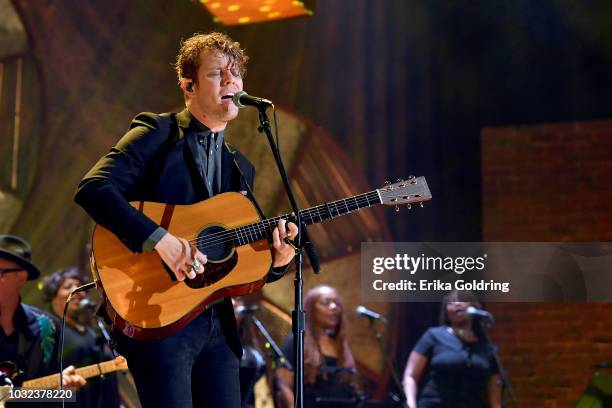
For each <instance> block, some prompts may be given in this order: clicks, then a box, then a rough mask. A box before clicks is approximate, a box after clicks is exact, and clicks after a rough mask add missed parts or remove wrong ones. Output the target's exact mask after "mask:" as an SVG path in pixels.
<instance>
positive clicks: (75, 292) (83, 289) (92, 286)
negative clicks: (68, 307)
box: [66, 282, 96, 303]
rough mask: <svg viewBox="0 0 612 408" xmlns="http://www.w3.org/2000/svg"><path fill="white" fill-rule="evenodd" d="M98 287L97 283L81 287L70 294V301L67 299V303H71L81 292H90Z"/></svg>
mask: <svg viewBox="0 0 612 408" xmlns="http://www.w3.org/2000/svg"><path fill="white" fill-rule="evenodd" d="M95 287H96V282H89V283H86V284H84V285H81V286H79V287H78V288H76V289H75V290H73V291H72V292H70V295H68V299H66V303H70V301H71V300H72V297H73V296H74V295H75V294H77V293H79V292H83V291H86V290H89V289H91V288H95Z"/></svg>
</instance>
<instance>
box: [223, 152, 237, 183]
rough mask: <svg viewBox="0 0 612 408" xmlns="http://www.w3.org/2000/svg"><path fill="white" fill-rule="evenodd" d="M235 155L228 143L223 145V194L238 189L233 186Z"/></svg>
mask: <svg viewBox="0 0 612 408" xmlns="http://www.w3.org/2000/svg"><path fill="white" fill-rule="evenodd" d="M234 157H235V156H234V153H233V152H232V151H230V149H229V148H228V147H227V143H223V149H222V156H221V192H222V193H225V192H227V191H232V190H235V189H236V188H237V187H236V186H232V179H233V177H232V174H233V173H234Z"/></svg>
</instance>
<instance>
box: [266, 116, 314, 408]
mask: <svg viewBox="0 0 612 408" xmlns="http://www.w3.org/2000/svg"><path fill="white" fill-rule="evenodd" d="M257 109H258V110H259V123H260V126H259V127H258V128H257V130H258V131H259V132H260V133H265V134H266V136H267V137H268V143H269V144H270V149H271V150H272V154H273V155H274V159H275V161H276V166H277V167H278V172H279V174H280V176H281V179H282V181H283V185H284V186H285V190H286V191H287V197H288V198H289V202H290V203H291V208H292V209H293V213H294V214H295V218H296V225H297V227H298V235H297V237H296V238H295V245H294V247H295V279H294V281H293V284H294V289H295V290H294V296H295V309H294V310H293V311H292V312H291V320H292V324H291V326H292V330H293V347H294V350H295V351H294V352H295V367H294V370H293V395H294V398H295V400H294V401H295V403H294V406H295V408H302V407H303V406H304V330H305V326H306V316H305V313H304V281H303V277H302V263H303V257H302V251H301V248H302V238H303V237H304V235H305V233H304V231H306V225H305V224H304V223H303V222H302V217H301V214H300V209H299V208H298V205H297V202H296V201H295V196H294V194H293V191H292V190H291V185H290V184H289V179H288V178H287V172H286V171H285V167H284V165H283V160H282V158H281V156H280V152H279V151H278V147H277V146H276V144H275V143H274V138H273V137H272V130H271V129H270V120H269V119H268V115H267V114H266V109H267V106H266V105H265V104H259V105H257ZM305 249H306V252H307V254H308V255H309V257H311V263H312V264H313V265H314V264H316V261H315V262H312V260H313V258H314V259H316V256H315V255H314V251H313V248H312V244H310V245H309V246H306V247H305Z"/></svg>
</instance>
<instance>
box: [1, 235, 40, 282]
mask: <svg viewBox="0 0 612 408" xmlns="http://www.w3.org/2000/svg"><path fill="white" fill-rule="evenodd" d="M31 256H32V248H30V244H28V243H27V242H26V241H25V240H23V239H21V238H19V237H16V236H14V235H1V234H0V258H4V259H8V260H10V261H13V262H15V263H16V264H18V265H19V266H21V267H22V268H23V269H25V270H26V271H28V280H33V279H37V278H38V277H39V276H40V271H39V270H38V268H37V267H35V266H34V265H33V264H32V263H31V262H30V258H31Z"/></svg>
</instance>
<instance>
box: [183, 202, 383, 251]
mask: <svg viewBox="0 0 612 408" xmlns="http://www.w3.org/2000/svg"><path fill="white" fill-rule="evenodd" d="M368 195H375V196H376V201H375V202H374V203H375V204H380V200H379V199H378V194H377V193H376V192H370V193H364V194H361V195H359V196H355V197H354V198H350V199H344V200H338V201H335V202H333V203H328V205H333V206H334V209H335V210H336V213H337V215H336V217H338V216H341V215H344V214H348V213H350V212H352V211H355V210H358V209H360V208H363V207H361V204H363V203H364V200H365V202H366V203H367V206H372V205H373V204H370V201H371V200H369V199H368V197H367V196H368ZM358 197H359V198H358ZM348 200H352V201H354V203H352V204H351V206H352V205H357V207H356V208H354V209H349V205H348V204H347V201H348ZM341 201H344V207H345V208H346V212H345V213H342V214H340V211H339V210H338V203H340V202H341ZM321 207H325V208H324V209H325V210H328V211H330V210H331V209H330V208H329V207H327V206H326V205H325V204H324V205H320V206H317V207H313V208H309V209H306V210H303V217H304V216H306V217H310V218H311V219H313V218H314V217H313V214H312V213H315V214H318V215H319V218H321V219H322V217H321V211H320V209H323V208H321ZM329 215H330V216H331V217H332V218H333V215H332V214H331V211H330V212H329ZM283 217H290V215H289V214H285V215H281V216H277V217H273V218H268V219H266V220H262V221H260V222H258V223H254V224H249V225H244V226H241V227H236V228H234V229H231V230H224V231H222V232H219V233H213V234H210V235H208V236H206V237H203V238H196V239H193V240H189V241H188V242H190V243H196V244H207V245H206V246H208V247H210V246H216V245H221V244H223V243H225V242H228V240H227V239H226V238H229V241H230V242H231V241H233V240H234V237H235V238H237V239H238V240H240V238H241V237H240V236H239V235H238V232H237V230H239V229H244V228H246V229H244V230H243V231H242V234H241V235H242V236H244V237H245V238H247V237H251V236H252V235H254V234H257V233H260V234H261V233H263V232H266V233H270V232H271V230H269V228H271V227H272V226H273V225H276V221H278V220H279V219H281V218H283ZM258 224H265V227H266V228H265V229H263V230H262V229H260V228H257V229H255V226H256V225H258ZM209 238H210V239H209ZM261 239H263V237H262V238H261ZM219 240H221V242H217V241H219ZM211 243H215V245H208V244H211Z"/></svg>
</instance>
